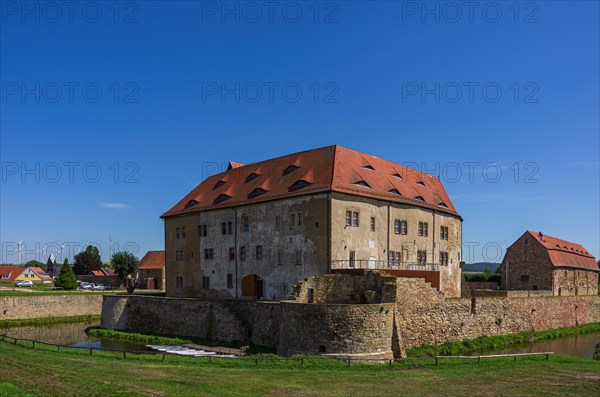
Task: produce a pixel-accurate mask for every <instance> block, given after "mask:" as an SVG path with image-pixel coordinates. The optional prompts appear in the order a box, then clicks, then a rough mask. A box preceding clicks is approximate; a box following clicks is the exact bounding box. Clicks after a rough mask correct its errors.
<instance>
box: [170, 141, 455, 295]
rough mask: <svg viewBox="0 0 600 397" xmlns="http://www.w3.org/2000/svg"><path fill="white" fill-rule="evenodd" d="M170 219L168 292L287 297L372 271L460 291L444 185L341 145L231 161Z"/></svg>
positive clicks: (180, 204)
mask: <svg viewBox="0 0 600 397" xmlns="http://www.w3.org/2000/svg"><path fill="white" fill-rule="evenodd" d="M161 217H162V218H163V219H164V225H165V251H166V253H165V261H166V291H167V296H169V297H203V298H235V299H272V300H281V299H285V298H287V296H288V295H289V293H290V292H291V288H292V286H293V285H295V284H296V283H297V282H299V281H301V280H303V279H305V278H307V277H310V276H316V275H320V274H328V273H344V272H346V273H353V272H354V273H356V272H360V271H361V270H362V271H364V270H367V269H384V270H386V271H388V272H390V273H391V274H395V275H397V276H406V277H420V278H425V279H426V280H427V281H429V282H430V283H431V284H432V286H434V287H436V288H438V289H439V290H440V291H442V292H443V293H444V295H445V296H446V297H457V296H460V283H461V266H460V264H461V246H462V218H461V217H460V215H459V214H458V213H457V211H456V209H455V208H454V206H453V205H452V202H451V201H450V198H449V197H448V195H447V193H446V191H445V190H444V187H443V186H442V183H441V182H440V181H439V180H438V179H437V178H436V177H434V176H432V175H429V174H425V173H422V172H419V171H416V170H413V169H410V168H408V167H405V166H403V165H400V164H396V163H393V162H391V161H387V160H383V159H380V158H377V157H374V156H371V155H368V154H364V153H360V152H357V151H353V150H350V149H346V148H343V147H340V146H337V145H335V146H328V147H323V148H319V149H314V150H308V151H304V152H300V153H294V154H289V155H286V156H283V157H278V158H274V159H270V160H265V161H261V162H257V163H254V164H248V165H243V164H240V163H235V162H230V163H229V166H228V168H227V170H226V171H224V172H222V173H219V174H216V175H213V176H210V177H208V178H206V179H205V180H204V181H203V182H202V183H200V184H199V185H198V186H197V187H196V188H195V189H193V190H192V191H191V192H190V193H189V194H187V195H186V196H185V197H183V198H182V199H181V200H180V201H179V202H178V203H177V204H175V206H173V207H172V208H171V209H170V210H168V211H167V212H166V213H164V214H163V215H162V216H161Z"/></svg>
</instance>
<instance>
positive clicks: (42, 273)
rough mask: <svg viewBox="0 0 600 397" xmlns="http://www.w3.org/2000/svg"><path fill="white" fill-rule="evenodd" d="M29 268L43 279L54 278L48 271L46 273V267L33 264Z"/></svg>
mask: <svg viewBox="0 0 600 397" xmlns="http://www.w3.org/2000/svg"><path fill="white" fill-rule="evenodd" d="M29 268H30V269H31V270H32V271H33V272H34V273H35V274H37V275H38V276H39V277H40V278H41V279H43V280H52V277H51V276H50V275H49V274H48V273H46V271H45V270H44V269H42V268H41V267H37V266H31V267H29Z"/></svg>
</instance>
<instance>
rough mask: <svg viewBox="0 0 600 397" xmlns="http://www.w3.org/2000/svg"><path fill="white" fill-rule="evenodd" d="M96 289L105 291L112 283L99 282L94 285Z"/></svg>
mask: <svg viewBox="0 0 600 397" xmlns="http://www.w3.org/2000/svg"><path fill="white" fill-rule="evenodd" d="M94 289H95V290H96V291H105V290H109V289H110V284H98V285H96V286H95V287H94Z"/></svg>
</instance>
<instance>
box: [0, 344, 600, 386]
mask: <svg viewBox="0 0 600 397" xmlns="http://www.w3.org/2000/svg"><path fill="white" fill-rule="evenodd" d="M30 345H31V344H29V346H30ZM26 346H28V345H27V344H26V343H20V342H19V343H17V344H16V345H13V344H12V343H8V342H0V356H1V357H2V360H0V385H2V386H0V387H2V388H0V391H4V390H10V391H11V393H10V394H0V395H10V396H12V395H16V396H19V395H23V394H17V393H22V392H27V393H30V394H31V395H34V396H82V395H85V396H112V395H126V396H146V395H148V396H182V397H185V396H281V395H284V396H286V397H299V396H303V397H305V396H328V397H329V396H332V397H337V396H360V397H363V396H364V397H369V396H388V395H389V396H440V395H445V396H463V395H473V396H483V397H486V396H511V397H512V396H517V397H519V396H557V397H558V396H560V397H569V396H581V397H586V396H597V395H600V368H599V366H598V365H597V362H594V361H592V360H585V359H579V358H574V357H566V356H551V358H550V360H549V361H546V360H545V358H543V357H539V356H534V357H527V358H519V360H518V361H517V362H514V361H513V360H512V359H489V360H485V361H482V362H481V363H480V364H477V363H474V362H473V361H472V360H470V361H467V360H453V361H445V362H443V363H442V364H440V365H438V366H436V365H435V364H434V360H433V359H425V360H419V361H415V360H406V361H402V362H398V363H394V364H393V365H392V366H391V367H389V366H388V365H364V364H352V365H351V366H349V367H348V366H347V365H346V364H345V363H343V362H339V361H334V360H328V359H324V358H319V357H308V358H306V359H305V360H304V362H303V365H301V361H299V360H287V361H283V360H277V361H274V360H269V358H270V356H252V357H247V358H239V359H233V360H225V359H222V360H214V359H213V360H212V362H211V363H209V362H208V359H206V358H191V357H174V356H168V357H167V359H166V362H164V363H163V362H162V356H161V355H153V356H149V355H127V358H125V359H123V358H122V355H117V354H115V353H109V352H94V355H93V356H92V357H90V356H89V355H88V352H87V351H81V350H75V349H61V352H60V353H58V352H56V349H55V348H52V347H50V346H43V345H40V346H39V348H38V345H36V349H35V350H33V349H31V348H28V347H26ZM255 358H258V364H256V361H254V360H255ZM9 387H12V388H14V387H17V388H18V389H8V388H9ZM12 390H17V391H16V392H15V393H12Z"/></svg>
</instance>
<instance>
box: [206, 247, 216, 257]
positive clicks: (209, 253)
mask: <svg viewBox="0 0 600 397" xmlns="http://www.w3.org/2000/svg"><path fill="white" fill-rule="evenodd" d="M204 259H215V250H214V249H213V248H205V249H204Z"/></svg>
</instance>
